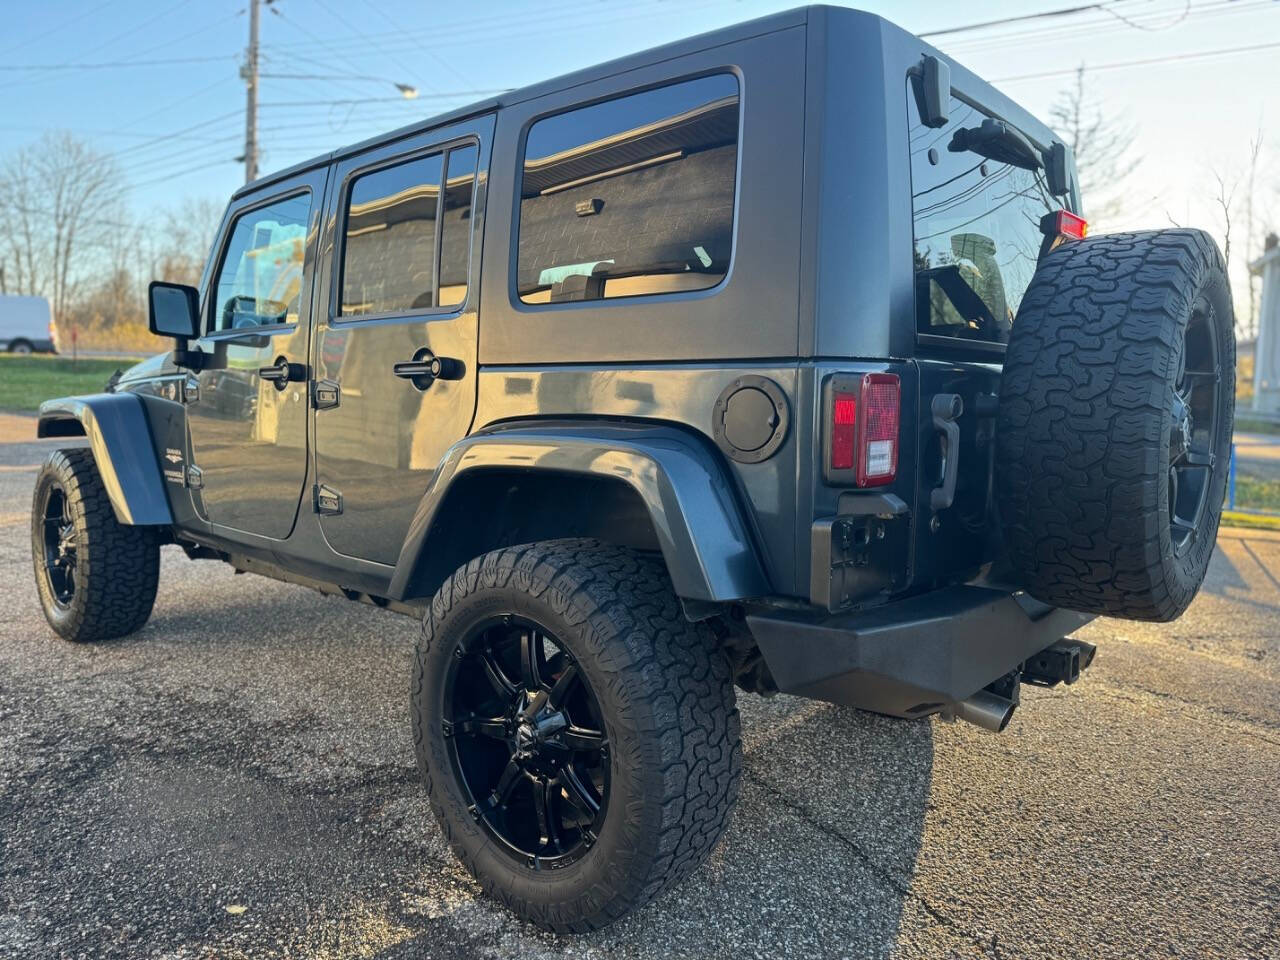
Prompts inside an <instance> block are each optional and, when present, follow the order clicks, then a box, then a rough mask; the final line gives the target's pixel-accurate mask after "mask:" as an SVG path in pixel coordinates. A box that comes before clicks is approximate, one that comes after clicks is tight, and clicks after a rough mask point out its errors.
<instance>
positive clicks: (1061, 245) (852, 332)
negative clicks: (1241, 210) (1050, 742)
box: [32, 7, 1235, 931]
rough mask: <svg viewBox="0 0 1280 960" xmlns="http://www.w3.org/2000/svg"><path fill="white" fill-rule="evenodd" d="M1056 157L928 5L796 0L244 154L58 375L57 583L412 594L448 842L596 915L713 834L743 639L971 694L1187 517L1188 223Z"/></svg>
mask: <svg viewBox="0 0 1280 960" xmlns="http://www.w3.org/2000/svg"><path fill="white" fill-rule="evenodd" d="M1080 213H1081V206H1080V197H1079V192H1078V189H1077V179H1076V175H1075V167H1074V161H1073V159H1072V157H1071V155H1070V152H1069V151H1068V150H1067V149H1066V148H1065V147H1064V145H1063V144H1062V143H1061V142H1060V141H1059V140H1057V139H1056V138H1055V136H1054V134H1053V133H1052V131H1050V130H1049V129H1048V128H1047V127H1045V126H1044V125H1043V124H1041V123H1040V122H1038V121H1037V120H1035V119H1034V118H1033V117H1030V116H1028V115H1027V114H1026V113H1025V112H1024V111H1022V110H1021V109H1019V108H1018V107H1017V106H1016V105H1015V104H1013V103H1011V102H1010V101H1009V100H1008V99H1006V98H1005V97H1004V96H1002V95H1001V94H1000V93H998V92H997V91H996V90H994V89H992V88H991V87H990V86H989V85H987V84H986V83H984V82H983V81H981V80H980V79H979V78H978V77H976V76H974V75H973V74H972V73H970V72H969V71H968V70H965V69H964V68H963V67H961V66H960V65H959V64H956V63H954V62H952V61H950V60H949V59H947V58H946V57H944V56H942V55H941V54H940V53H938V51H936V50H934V49H933V48H931V47H930V46H929V45H928V44H925V43H923V42H921V41H920V40H918V39H916V38H915V37H913V36H910V35H908V34H907V33H904V32H903V31H901V30H899V29H897V28H896V27H894V26H892V25H890V24H889V23H886V22H885V21H883V20H881V19H879V18H877V17H874V16H870V15H868V14H863V13H857V12H852V11H846V10H836V9H828V8H822V7H813V8H808V9H803V10H797V11H794V12H790V13H784V14H780V15H777V16H773V17H769V18H767V19H763V20H758V21H755V22H752V23H748V24H744V25H742V26H738V27H735V28H732V29H728V30H723V31H719V32H717V33H713V34H709V35H707V36H703V37H699V38H696V39H693V40H687V41H684V42H681V43H676V44H672V45H670V46H667V47H663V48H660V49H658V50H654V51H650V52H648V53H644V54H640V55H637V56H633V57H628V58H626V59H623V60H619V61H616V62H613V63H609V64H606V65H604V66H600V67H596V68H594V69H590V70H585V71H582V72H579V73H575V74H571V75H569V76H566V77H562V78H560V79H558V80H552V81H549V82H547V83H543V84H540V85H537V86H534V87H530V88H528V89H524V90H519V91H516V92H513V93H511V94H508V95H505V96H502V97H500V98H498V99H496V100H491V101H488V102H484V103H478V104H475V105H473V106H470V107H467V108H465V109H462V110H457V111H454V112H453V113H449V114H446V115H444V116H440V117H436V118H433V119H431V120H427V121H424V122H422V123H420V124H415V125H413V126H411V127H406V128H404V129H401V130H397V131H395V132H393V133H390V134H387V135H386V136H382V137H378V138H376V139H373V140H369V141H366V142H364V143H360V144H357V145H355V146H353V147H350V148H348V149H344V150H338V151H335V152H333V153H331V154H328V155H326V156H322V157H318V158H317V159H315V160H314V161H312V162H309V163H305V164H301V165H299V166H296V167H293V168H291V169H288V170H285V171H282V172H281V173H278V174H275V175H274V176H270V177H265V178H263V179H261V180H259V181H257V182H255V183H251V184H249V185H248V186H246V187H245V188H244V189H242V190H240V191H239V192H238V193H237V194H236V195H235V196H234V197H233V198H232V201H231V204H230V207H229V208H228V210H227V213H226V217H225V220H224V222H223V225H222V228H221V231H220V234H219V237H218V240H217V243H216V245H215V247H214V249H213V251H212V255H211V256H210V259H209V263H208V267H207V269H206V272H205V276H204V279H203V281H202V283H201V285H200V289H199V290H196V289H192V288H189V287H182V286H177V285H174V284H168V283H155V284H153V285H152V289H151V325H152V328H153V330H154V331H155V332H156V333H158V334H161V335H164V336H169V337H173V338H175V339H176V349H174V350H173V351H172V352H170V353H166V354H165V355H163V356H158V357H156V358H154V359H153V360H149V361H146V362H144V363H141V364H139V365H138V366H136V367H134V368H132V369H131V370H129V371H127V372H126V373H124V374H123V375H122V376H120V377H119V378H118V379H116V380H115V381H114V382H113V383H112V384H110V386H109V387H108V389H107V391H106V392H105V393H102V394H98V395H95V396H88V397H74V398H68V399H62V400H53V401H50V402H48V403H46V404H44V406H43V407H42V408H41V411H40V425H39V432H40V435H41V436H45V437H60V436H66V437H72V436H84V437H87V439H88V444H87V447H86V446H85V445H83V443H82V445H81V446H80V447H78V448H74V449H66V450H60V451H58V452H56V453H54V454H53V455H52V456H50V458H49V460H48V462H47V463H46V465H45V466H44V469H43V471H42V473H41V474H40V477H39V480H38V483H37V487H36V492H35V504H34V515H33V523H32V548H33V553H34V560H35V572H36V580H37V583H38V584H39V590H40V596H41V599H42V601H43V604H44V609H45V612H46V614H47V616H48V619H49V622H50V624H51V625H52V626H53V629H54V630H55V631H56V632H57V633H58V634H60V635H61V636H63V637H65V638H67V639H69V640H76V641H88V640H103V639H107V638H111V637H118V636H120V635H122V634H126V633H129V632H130V631H133V630H136V629H138V628H139V627H141V626H142V624H143V623H144V622H145V621H146V619H147V617H148V615H149V613H150V611H151V607H152V601H153V599H154V596H155V591H156V580H157V574H158V569H159V547H160V545H161V544H162V543H176V544H178V545H179V546H181V547H182V548H183V549H184V550H185V551H186V553H187V554H188V555H189V556H190V557H192V558H195V559H217V560H222V561H224V562H226V563H229V564H231V565H233V566H234V567H235V568H236V569H237V570H241V571H248V572H252V573H260V574H264V575H266V576H271V577H277V578H279V579H282V580H287V581H290V582H293V583H301V584H306V585H310V586H313V587H315V588H317V589H318V590H320V591H322V592H324V593H330V594H341V595H343V596H346V597H349V598H351V599H353V600H361V601H365V602H367V603H371V604H374V605H375V606H379V607H386V608H390V609H392V610H396V611H399V612H402V613H408V614H410V615H413V616H416V617H419V618H421V620H422V634H421V640H420V642H419V644H418V648H417V655H416V659H415V662H414V667H413V675H412V678H411V718H412V729H413V737H414V742H415V746H416V749H417V756H418V762H419V766H420V768H421V772H422V777H423V781H424V783H425V785H426V788H427V791H428V793H429V795H430V799H431V804H432V806H433V808H434V810H435V812H436V815H437V816H438V818H439V820H440V824H441V827H442V829H443V830H444V832H445V834H446V835H447V836H448V838H449V840H450V842H451V843H452V845H453V849H454V850H455V851H456V852H457V855H458V857H459V858H460V859H461V860H462V861H463V862H464V863H465V864H466V865H467V867H468V868H469V869H470V870H471V871H472V872H473V873H474V874H475V876H476V877H477V878H478V879H479V881H480V883H481V884H483V885H484V887H485V889H486V890H488V891H490V892H491V893H492V894H493V895H495V896H496V897H498V898H499V899H501V900H502V901H503V902H504V903H506V904H507V905H509V906H510V907H511V909H513V910H514V911H515V912H516V913H518V914H519V915H520V916H522V917H525V918H528V919H530V920H532V921H534V922H536V923H539V924H541V925H544V926H546V927H549V928H551V929H554V930H566V931H572V930H586V929H590V928H594V927H598V926H601V925H603V924H605V923H608V922H609V921H611V920H613V919H615V918H617V917H619V916H620V915H622V914H623V913H625V912H626V911H628V910H629V909H631V908H633V907H635V906H636V905H638V904H640V903H642V902H644V901H645V900H647V899H648V898H650V897H653V896H655V895H657V894H658V893H660V892H661V891H663V890H664V889H667V888H668V887H670V886H671V885H673V884H674V883H676V882H678V881H679V880H680V879H681V878H683V877H685V876H687V875H688V874H689V873H690V872H691V871H692V870H694V869H695V868H696V867H697V866H698V864H700V863H701V862H702V861H703V860H704V859H705V858H706V857H707V855H708V853H709V852H710V851H711V849H712V848H713V847H714V845H715V843H716V840H717V838H718V837H719V836H720V834H721V832H722V831H723V830H724V827H725V823H726V821H727V819H728V816H729V811H730V808H731V807H732V805H733V802H734V798H735V797H736V795H737V792H738V783H739V776H740V769H741V763H742V749H741V745H740V742H739V730H738V715H737V711H736V709H735V706H734V686H735V684H736V685H737V686H739V687H741V688H744V689H746V690H750V691H754V692H758V693H766V694H767V693H772V692H774V691H782V692H786V693H793V694H799V695H801V696H808V697H817V698H821V699H824V700H830V701H834V702H836V703H842V704H849V705H852V706H855V707H860V708H863V709H866V710H873V711H876V712H879V713H883V714H889V715H893V716H899V717H916V718H918V717H924V716H928V715H931V714H940V715H944V716H955V717H959V718H961V719H964V720H969V721H972V722H975V723H978V724H980V725H982V726H984V727H987V728H988V729H991V730H999V729H1001V728H1003V727H1004V726H1005V724H1006V723H1008V720H1009V716H1010V714H1011V713H1012V711H1013V709H1014V707H1015V705H1016V704H1017V702H1018V690H1019V686H1020V684H1022V683H1033V684H1041V685H1048V686H1052V685H1054V684H1057V683H1059V682H1065V683H1071V682H1073V681H1074V680H1075V679H1076V678H1077V677H1078V675H1079V673H1080V671H1081V670H1082V669H1083V668H1085V667H1086V666H1088V664H1089V661H1090V660H1091V658H1092V656H1093V648H1092V647H1091V646H1090V645H1089V644H1087V643H1083V642H1079V641H1073V640H1069V639H1064V637H1066V636H1067V635H1068V634H1070V633H1071V632H1072V631H1073V630H1074V629H1076V628H1078V627H1079V626H1081V625H1082V624H1084V623H1085V622H1086V621H1087V620H1089V618H1090V617H1092V616H1094V615H1098V614H1108V615H1112V616H1120V617H1129V618H1134V619H1146V620H1169V619H1172V618H1174V617H1176V616H1178V615H1179V614H1180V613H1181V612H1182V611H1183V610H1184V609H1185V608H1186V607H1187V605H1188V604H1189V603H1190V602H1191V599H1192V597H1194V595H1195V593H1196V591H1197V589H1198V588H1199V586H1200V583H1201V581H1202V579H1203V577H1204V575H1205V569H1206V566H1207V564H1208V562H1209V557H1210V554H1211V552H1212V550H1213V546H1214V540H1215V535H1216V531H1217V527H1218V518H1219V512H1220V509H1221V505H1222V500H1223V488H1224V475H1225V470H1224V466H1225V463H1226V460H1227V451H1228V443H1229V441H1230V436H1231V425H1232V397H1233V392H1234V360H1235V346H1234V340H1233V332H1232V328H1233V323H1232V307H1231V300H1230V294H1229V291H1228V287H1227V283H1226V280H1225V277H1224V271H1223V264H1222V260H1221V258H1220V256H1219V253H1218V250H1217V248H1216V247H1215V245H1214V243H1213V242H1212V241H1211V240H1210V239H1209V238H1208V237H1207V236H1206V235H1205V234H1204V233H1201V232H1199V231H1196V230H1158V231H1151V232H1145V233H1132V234H1120V235H1113V236H1098V237H1089V238H1085V223H1084V221H1083V220H1082V219H1081V217H1080Z"/></svg>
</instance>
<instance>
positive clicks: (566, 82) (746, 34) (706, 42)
mask: <svg viewBox="0 0 1280 960" xmlns="http://www.w3.org/2000/svg"><path fill="white" fill-rule="evenodd" d="M833 21H834V22H836V23H837V24H838V26H839V28H840V29H843V30H844V31H846V36H847V31H849V30H851V29H852V30H858V31H875V32H876V33H878V34H879V35H880V37H879V39H880V41H881V43H882V44H885V45H887V46H892V47H894V48H895V49H897V50H899V51H901V49H902V48H903V46H904V44H910V45H911V46H912V47H913V48H915V49H918V51H919V55H924V54H933V55H936V56H939V57H941V58H942V59H943V60H945V61H946V62H947V63H949V64H950V65H951V68H952V85H953V86H954V87H958V88H961V89H964V90H966V91H968V92H969V93H970V95H980V96H981V99H982V104H983V106H984V107H985V108H987V109H990V110H992V111H994V113H995V114H996V115H997V116H1000V117H1003V118H1004V119H1007V120H1010V121H1012V122H1013V123H1014V124H1015V125H1017V126H1018V127H1019V128H1020V129H1022V131H1023V132H1024V133H1026V134H1028V135H1029V136H1031V137H1032V138H1033V139H1036V140H1039V141H1040V142H1041V143H1048V142H1049V141H1050V140H1051V139H1053V138H1054V136H1053V133H1052V131H1050V130H1049V128H1048V127H1046V126H1045V125H1044V124H1043V123H1041V122H1040V121H1039V120H1038V119H1037V118H1036V117H1033V116H1032V115H1031V114H1029V113H1027V112H1026V111H1025V110H1023V109H1022V107H1020V106H1019V105H1018V104H1016V103H1014V102H1013V101H1012V100H1010V99H1009V98H1008V97H1007V96H1005V95H1004V94H1003V93H1001V92H1000V91H999V90H997V89H995V88H994V87H992V86H991V85H990V84H988V83H987V82H986V81H984V80H983V79H982V78H981V77H979V76H977V75H976V74H974V73H973V72H972V71H970V70H968V69H966V68H965V67H964V66H963V65H962V64H960V63H957V62H956V61H955V60H954V59H953V58H951V57H949V56H947V55H946V54H945V53H942V52H941V51H940V50H937V49H936V48H934V47H933V46H932V45H931V44H929V43H928V42H927V41H924V40H921V39H919V38H918V37H916V36H914V35H913V34H911V33H909V32H907V31H906V30H904V29H902V28H901V27H899V26H897V25H896V24H894V23H892V22H890V21H888V20H885V19H884V18H883V17H880V16H877V15H876V14H874V13H868V12H867V11H865V10H856V9H853V8H851V7H833V6H828V5H822V4H815V5H812V6H807V7H796V8H794V9H792V10H786V11H783V12H781V13H775V14H770V15H769V16H766V17H759V18H757V19H755V20H748V21H746V22H744V23H738V24H734V25H732V26H728V27H722V28H720V29H719V30H712V31H710V32H708V33H703V34H699V35H697V36H693V37H687V38H685V39H683V40H676V41H674V42H672V43H667V44H663V45H662V46H658V47H652V48H650V49H648V50H642V51H640V52H639V53H633V54H629V55H627V56H625V57H619V58H617V59H615V60H609V61H606V62H605V63H600V64H596V65H595V66H591V67H586V68H584V69H582V70H576V71H574V72H573V73H566V74H563V75H561V76H558V77H553V78H551V79H549V80H543V81H540V82H539V83H534V84H530V85H529V86H527V87H521V88H519V89H516V90H510V91H508V92H506V93H503V94H501V95H499V96H496V97H490V98H488V99H486V100H480V101H477V102H475V103H470V104H467V105H466V106H462V107H458V108H456V109H453V110H449V111H447V112H445V113H440V114H437V115H435V116H432V117H427V118H424V119H422V120H419V121H417V122H416V123H411V124H407V125H406V126H403V127H398V128H396V129H394V130H389V131H387V132H386V133H382V134H378V135H377V136H374V137H370V138H368V139H366V140H361V141H360V142H358V143H353V144H350V145H349V146H345V147H340V148H338V149H336V150H332V151H330V152H328V153H323V154H320V155H319V156H316V157H312V158H311V159H310V160H304V161H302V162H301V163H296V164H294V165H292V166H290V167H286V168H284V169H283V170H277V171H275V172H274V173H269V174H267V175H265V176H262V177H259V178H258V179H257V180H254V181H252V182H251V183H246V184H245V185H244V186H243V187H240V188H239V189H238V190H236V192H235V193H234V194H233V195H232V198H233V199H235V198H238V197H242V196H244V195H246V194H250V193H254V192H256V191H258V190H260V189H262V188H263V187H267V186H270V185H271V184H273V183H276V182H278V181H281V180H284V179H286V178H288V177H291V176H293V175H294V174H298V173H301V172H303V171H304V170H311V169H314V168H316V167H320V166H324V165H326V164H329V163H332V162H333V161H335V160H341V159H344V158H346V157H351V156H354V155H357V154H360V153H363V152H365V151H367V150H372V149H375V148H377V147H380V146H384V145H386V144H391V143H394V142H396V141H397V140H402V139H404V138H406V137H411V136H414V135H416V134H419V133H423V132H425V131H428V130H432V129H434V128H437V127H443V126H446V125H448V124H451V123H456V122H458V121H460V120H465V119H467V118H468V117H474V116H479V115H481V114H485V113H492V112H494V111H497V110H500V109H502V108H503V107H507V106H511V105H512V104H517V103H521V102H523V101H526V100H531V99H534V98H535V97H542V96H545V95H547V94H549V93H557V92H560V91H564V90H570V89H573V88H574V87H581V86H586V85H588V84H592V83H596V82H598V81H601V80H605V79H607V78H609V77H612V76H616V75H618V74H620V73H626V72H628V71H630V70H636V69H639V68H642V67H646V66H651V65H653V64H657V63H662V62H664V61H666V60H673V59H675V58H677V57H682V56H687V55H689V54H692V53H697V52H698V51H701V50H708V49H711V48H713V47H719V46H723V45H725V44H728V43H735V42H738V41H741V40H747V39H750V38H751V37H758V36H762V35H764V34H768V33H774V32H776V31H779V30H785V29H787V28H788V27H796V26H804V25H808V26H809V27H810V29H813V28H815V26H816V27H817V28H818V29H823V26H818V25H820V24H821V25H825V27H826V28H828V29H830V28H831V27H832V26H833ZM912 55H913V56H915V55H916V54H915V53H914V50H913V54H912Z"/></svg>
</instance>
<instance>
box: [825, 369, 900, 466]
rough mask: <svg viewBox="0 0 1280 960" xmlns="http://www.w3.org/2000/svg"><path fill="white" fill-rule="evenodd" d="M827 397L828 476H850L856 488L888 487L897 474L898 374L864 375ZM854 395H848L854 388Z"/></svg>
mask: <svg viewBox="0 0 1280 960" xmlns="http://www.w3.org/2000/svg"><path fill="white" fill-rule="evenodd" d="M845 382H846V383H847V384H848V386H847V387H845V388H844V389H835V390H833V391H832V393H831V412H830V416H831V454H830V456H831V462H830V464H829V468H830V469H831V470H832V471H849V472H851V473H852V478H850V477H849V474H848V473H846V474H845V476H844V477H843V478H836V477H833V478H832V479H833V480H835V481H836V482H837V483H838V482H844V483H848V482H849V480H850V479H852V481H853V482H854V483H855V484H857V485H858V486H860V487H878V486H884V485H885V484H887V483H892V482H893V480H894V478H895V477H896V476H897V473H898V427H899V421H900V418H901V413H900V407H901V405H902V386H901V383H900V381H899V379H898V376H897V374H893V373H868V374H864V375H863V376H862V377H859V378H857V379H856V380H852V381H845ZM855 385H856V392H855V390H852V389H849V387H854V386H855Z"/></svg>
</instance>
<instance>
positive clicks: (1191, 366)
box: [1169, 297, 1222, 556]
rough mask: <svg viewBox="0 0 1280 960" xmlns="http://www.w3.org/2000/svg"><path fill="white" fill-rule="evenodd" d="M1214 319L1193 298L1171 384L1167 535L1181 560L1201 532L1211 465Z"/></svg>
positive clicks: (1216, 376)
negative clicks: (1171, 414)
mask: <svg viewBox="0 0 1280 960" xmlns="http://www.w3.org/2000/svg"><path fill="white" fill-rule="evenodd" d="M1217 323H1218V318H1217V316H1216V314H1215V313H1214V310H1213V306H1212V305H1211V304H1210V303H1209V301H1208V300H1207V299H1206V298H1205V297H1200V298H1198V299H1197V300H1196V302H1195V305H1194V306H1193V307H1192V309H1191V318H1190V320H1189V322H1188V323H1187V328H1186V336H1185V341H1184V343H1183V349H1182V356H1181V359H1180V361H1179V364H1178V377H1177V380H1176V381H1175V383H1174V386H1173V397H1172V409H1173V426H1172V429H1171V430H1170V431H1169V537H1170V541H1171V542H1172V544H1173V548H1174V555H1175V556H1182V555H1183V554H1184V553H1186V551H1187V550H1188V549H1189V548H1190V547H1191V545H1192V544H1193V543H1194V542H1195V539H1196V536H1197V531H1198V530H1200V528H1201V526H1202V525H1201V523H1200V518H1201V516H1202V514H1203V512H1204V509H1205V504H1206V501H1207V500H1208V492H1209V490H1210V489H1211V488H1212V487H1213V483H1212V480H1213V475H1214V471H1215V470H1219V469H1221V465H1219V464H1218V462H1217V456H1216V454H1215V447H1216V445H1217V437H1218V419H1219V415H1220V411H1219V408H1220V406H1221V404H1220V401H1219V394H1220V393H1221V391H1220V390H1219V388H1218V385H1219V384H1220V382H1221V380H1222V366H1221V361H1220V360H1219V358H1218V331H1217Z"/></svg>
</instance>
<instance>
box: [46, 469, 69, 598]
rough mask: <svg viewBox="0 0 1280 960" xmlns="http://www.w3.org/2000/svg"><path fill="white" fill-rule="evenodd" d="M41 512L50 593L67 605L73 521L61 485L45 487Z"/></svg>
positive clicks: (47, 581)
mask: <svg viewBox="0 0 1280 960" xmlns="http://www.w3.org/2000/svg"><path fill="white" fill-rule="evenodd" d="M41 516H42V519H43V524H44V577H45V581H46V583H47V586H48V588H49V595H50V596H51V597H52V598H53V602H54V603H56V604H57V605H58V606H59V607H63V608H65V607H69V606H70V605H71V601H72V598H73V597H74V596H75V592H76V525H75V522H74V521H73V520H72V518H71V515H70V512H69V510H68V506H67V494H66V491H64V490H63V489H62V487H61V486H58V485H50V486H49V487H48V488H46V490H45V495H44V507H43V509H42V511H41Z"/></svg>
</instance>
